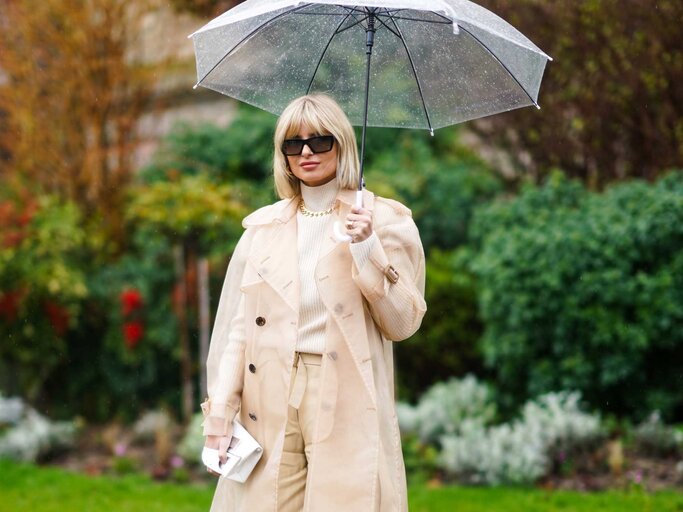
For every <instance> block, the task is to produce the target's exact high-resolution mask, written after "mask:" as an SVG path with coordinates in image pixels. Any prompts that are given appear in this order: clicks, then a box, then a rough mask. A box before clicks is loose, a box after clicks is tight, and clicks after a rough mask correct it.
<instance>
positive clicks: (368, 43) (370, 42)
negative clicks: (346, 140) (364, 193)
mask: <svg viewBox="0 0 683 512" xmlns="http://www.w3.org/2000/svg"><path fill="white" fill-rule="evenodd" d="M375 11H376V8H367V12H368V26H367V27H366V28H365V47H366V50H365V54H366V55H367V56H368V57H367V64H366V70H365V110H364V114H363V133H362V135H361V143H360V178H359V179H358V191H361V190H363V171H364V168H365V132H366V130H367V127H368V100H369V95H370V59H371V58H372V47H373V46H374V44H375V31H376V29H375Z"/></svg>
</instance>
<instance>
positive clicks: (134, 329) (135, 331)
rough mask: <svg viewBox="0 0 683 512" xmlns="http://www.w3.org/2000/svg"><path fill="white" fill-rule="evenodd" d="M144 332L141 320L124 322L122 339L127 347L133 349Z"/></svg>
mask: <svg viewBox="0 0 683 512" xmlns="http://www.w3.org/2000/svg"><path fill="white" fill-rule="evenodd" d="M144 334H145V327H144V326H143V325H142V322H126V323H125V324H123V340H124V342H125V343H126V346H127V347H128V348H129V349H131V350H132V349H134V348H135V346H136V345H137V344H138V343H139V342H140V339H142V337H143V336H144Z"/></svg>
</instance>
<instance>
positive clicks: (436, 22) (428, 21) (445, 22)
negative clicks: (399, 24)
mask: <svg viewBox="0 0 683 512" xmlns="http://www.w3.org/2000/svg"><path fill="white" fill-rule="evenodd" d="M429 12H432V11H429ZM433 14H436V13H433ZM390 16H391V15H390ZM394 19H396V20H406V21H417V22H419V23H431V24H433V25H452V24H453V21H452V20H449V19H448V18H446V21H436V20H423V19H420V18H406V17H405V16H395V17H394Z"/></svg>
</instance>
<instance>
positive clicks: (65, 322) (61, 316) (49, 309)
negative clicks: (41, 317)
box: [45, 301, 69, 336]
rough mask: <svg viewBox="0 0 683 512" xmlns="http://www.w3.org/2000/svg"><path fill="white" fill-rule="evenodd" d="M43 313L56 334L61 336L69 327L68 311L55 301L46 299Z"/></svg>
mask: <svg viewBox="0 0 683 512" xmlns="http://www.w3.org/2000/svg"><path fill="white" fill-rule="evenodd" d="M45 313H47V317H48V318H49V319H50V324H51V325H52V328H53V329H54V330H55V332H56V333H57V335H58V336H62V335H63V334H64V333H65V332H66V329H67V327H69V311H68V310H67V309H66V308H64V307H62V306H60V305H59V304H57V303H56V302H52V301H46V302H45Z"/></svg>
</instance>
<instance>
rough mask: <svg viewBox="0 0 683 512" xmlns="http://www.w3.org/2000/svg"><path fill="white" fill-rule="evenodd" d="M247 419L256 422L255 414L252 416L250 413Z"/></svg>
mask: <svg viewBox="0 0 683 512" xmlns="http://www.w3.org/2000/svg"><path fill="white" fill-rule="evenodd" d="M249 419H250V420H251V421H256V414H254V413H253V412H250V413H249Z"/></svg>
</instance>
